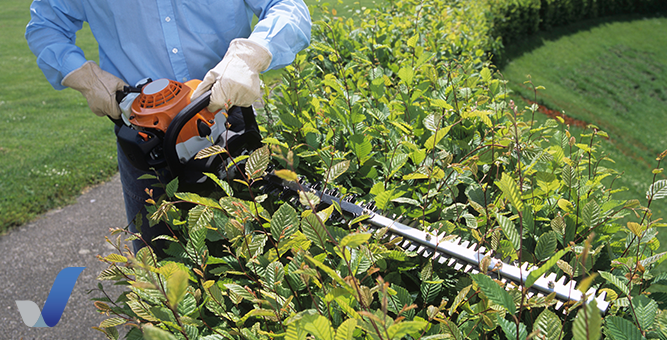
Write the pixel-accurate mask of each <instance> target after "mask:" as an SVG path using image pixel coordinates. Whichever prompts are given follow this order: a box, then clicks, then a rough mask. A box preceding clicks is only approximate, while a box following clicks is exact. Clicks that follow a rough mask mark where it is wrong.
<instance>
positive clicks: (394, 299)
mask: <svg viewBox="0 0 667 340" xmlns="http://www.w3.org/2000/svg"><path fill="white" fill-rule="evenodd" d="M391 289H392V290H393V291H394V292H396V293H395V294H393V295H392V294H389V298H388V299H387V300H388V301H387V304H388V309H389V311H391V312H394V313H395V314H397V315H398V313H399V312H400V311H401V310H402V309H403V307H405V306H409V305H411V304H412V302H413V299H412V296H411V295H410V292H408V290H407V289H405V288H403V287H401V286H399V285H395V284H393V283H392V285H391Z"/></svg>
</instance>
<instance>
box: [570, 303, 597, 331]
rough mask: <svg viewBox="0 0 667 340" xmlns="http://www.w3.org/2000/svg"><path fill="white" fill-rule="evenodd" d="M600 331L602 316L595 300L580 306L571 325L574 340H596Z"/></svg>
mask: <svg viewBox="0 0 667 340" xmlns="http://www.w3.org/2000/svg"><path fill="white" fill-rule="evenodd" d="M601 330H602V316H601V315H600V310H599V309H598V307H597V303H596V302H595V300H591V302H589V303H587V304H586V305H585V306H582V307H581V308H580V309H579V312H577V316H576V317H575V318H574V323H573V324H572V335H573V336H574V340H598V339H600V335H601Z"/></svg>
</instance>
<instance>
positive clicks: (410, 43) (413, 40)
mask: <svg viewBox="0 0 667 340" xmlns="http://www.w3.org/2000/svg"><path fill="white" fill-rule="evenodd" d="M417 39H419V34H416V35H414V36H412V37H411V38H410V39H408V47H412V48H415V46H417Z"/></svg>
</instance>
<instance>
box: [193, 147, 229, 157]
mask: <svg viewBox="0 0 667 340" xmlns="http://www.w3.org/2000/svg"><path fill="white" fill-rule="evenodd" d="M221 153H224V154H229V152H227V149H225V148H223V147H222V146H220V145H218V144H213V145H211V146H209V147H207V148H205V149H202V150H199V152H197V154H196V155H195V159H204V158H209V157H212V156H215V155H219V154H221Z"/></svg>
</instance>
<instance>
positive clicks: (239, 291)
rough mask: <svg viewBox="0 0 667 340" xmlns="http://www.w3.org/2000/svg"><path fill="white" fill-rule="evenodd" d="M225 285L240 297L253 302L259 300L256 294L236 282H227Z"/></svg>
mask: <svg viewBox="0 0 667 340" xmlns="http://www.w3.org/2000/svg"><path fill="white" fill-rule="evenodd" d="M224 286H225V287H226V288H227V289H229V290H230V291H231V292H233V293H234V294H236V296H238V297H240V298H243V299H246V300H248V301H251V302H252V301H255V300H257V299H256V298H255V296H254V295H252V294H250V292H249V291H248V290H246V289H245V288H243V287H241V286H239V285H237V284H235V283H225V284H224ZM239 301H240V300H239Z"/></svg>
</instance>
